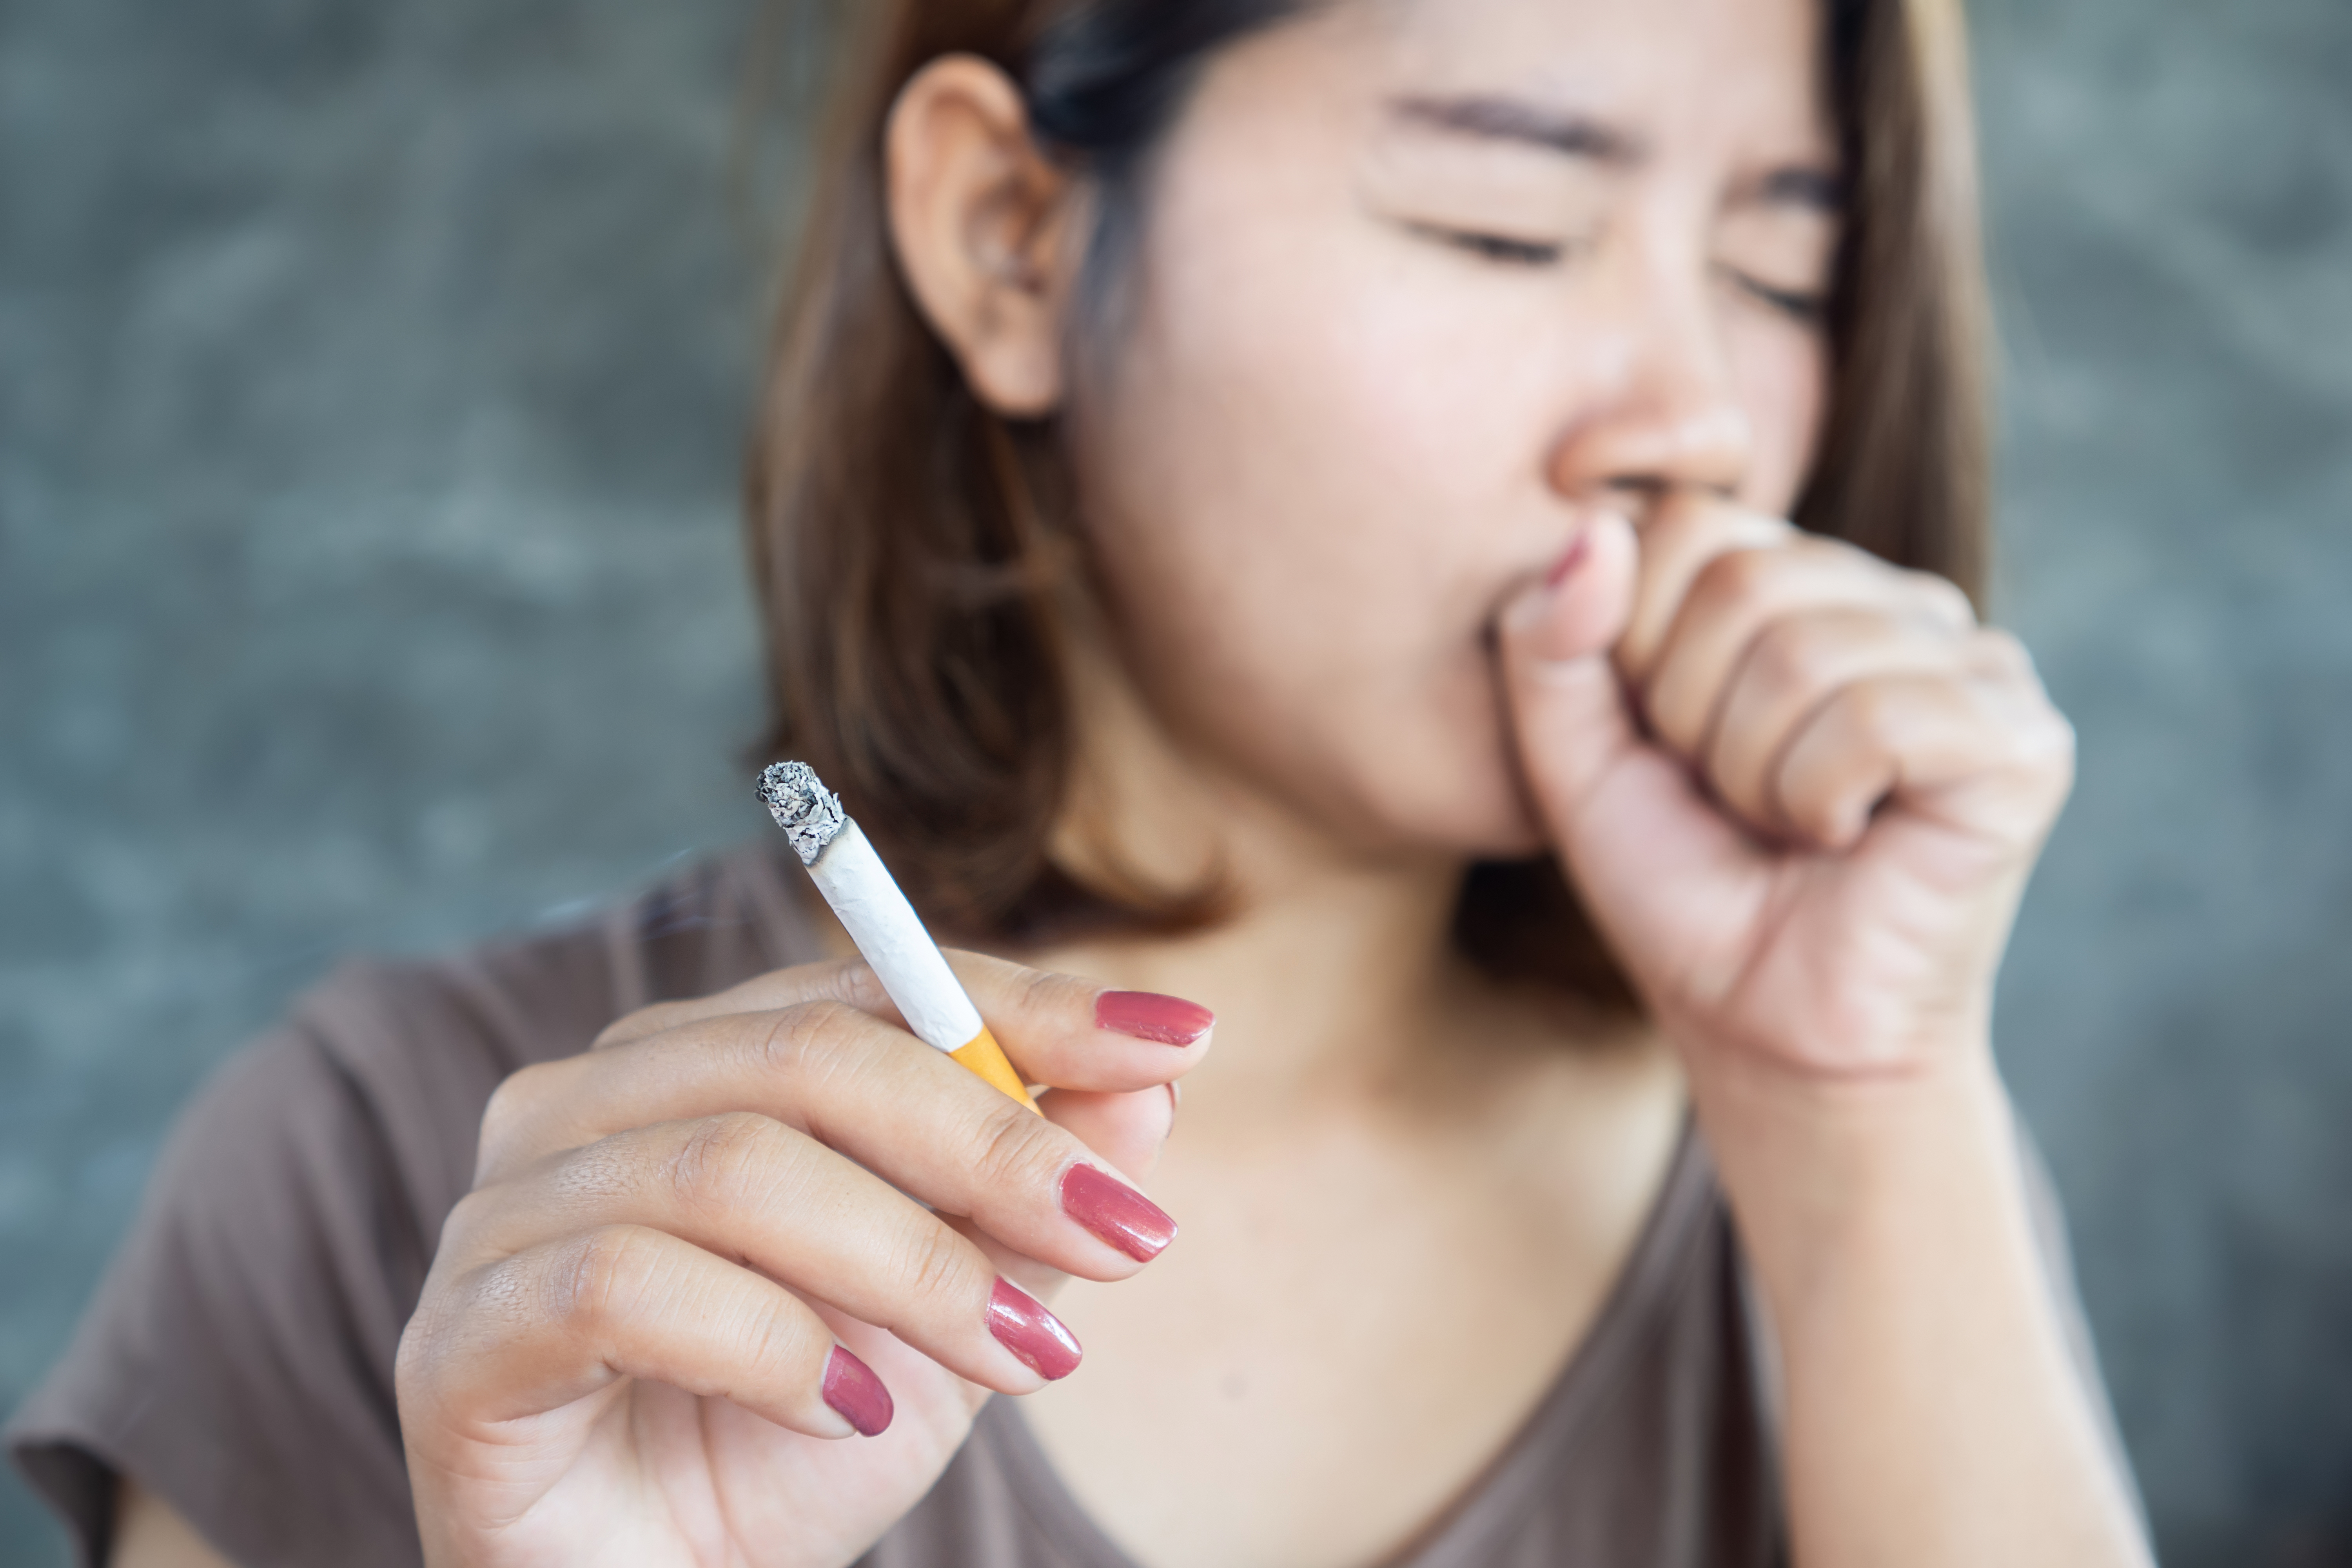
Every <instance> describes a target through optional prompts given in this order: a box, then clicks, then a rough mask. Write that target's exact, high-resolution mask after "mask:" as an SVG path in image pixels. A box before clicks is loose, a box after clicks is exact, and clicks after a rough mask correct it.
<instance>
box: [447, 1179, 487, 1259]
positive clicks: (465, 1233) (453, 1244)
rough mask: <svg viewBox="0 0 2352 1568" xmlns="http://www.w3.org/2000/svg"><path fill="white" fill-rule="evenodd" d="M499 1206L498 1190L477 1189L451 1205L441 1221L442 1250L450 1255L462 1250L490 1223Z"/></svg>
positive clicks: (484, 1187) (483, 1187) (485, 1187)
mask: <svg viewBox="0 0 2352 1568" xmlns="http://www.w3.org/2000/svg"><path fill="white" fill-rule="evenodd" d="M498 1206H499V1194H498V1189H497V1188H495V1187H488V1186H482V1187H476V1188H475V1189H474V1190H473V1191H472V1192H470V1193H467V1194H466V1195H465V1196H464V1197H461V1198H459V1199H458V1200H457V1202H456V1203H454V1204H452V1205H449V1212H448V1214H447V1215H444V1216H443V1217H442V1220H441V1241H440V1250H441V1251H442V1252H443V1253H448V1252H452V1251H456V1250H459V1249H462V1248H463V1247H465V1246H466V1244H467V1240H468V1239H469V1238H470V1237H473V1236H474V1235H475V1233H476V1232H477V1231H478V1230H480V1229H482V1228H483V1227H485V1226H488V1224H489V1222H490V1219H491V1216H492V1215H494V1214H495V1213H496V1212H497V1209H498Z"/></svg>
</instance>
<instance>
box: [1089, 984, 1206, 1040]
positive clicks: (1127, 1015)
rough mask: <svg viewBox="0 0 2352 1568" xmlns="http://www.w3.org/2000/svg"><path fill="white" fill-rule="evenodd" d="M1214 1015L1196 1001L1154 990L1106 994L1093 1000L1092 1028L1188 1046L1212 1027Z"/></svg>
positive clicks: (1141, 1038)
mask: <svg viewBox="0 0 2352 1568" xmlns="http://www.w3.org/2000/svg"><path fill="white" fill-rule="evenodd" d="M1216 1022H1217V1016H1216V1015H1215V1014H1214V1013H1212V1012H1210V1011H1209V1010H1208V1009H1207V1008H1206V1007H1203V1006H1202V1005H1200V1004H1199V1003H1198V1002H1187V1001H1185V1000H1184V999H1183V998H1182V997H1181V996H1162V995H1160V994H1159V993H1158V992H1156V991H1106V992H1104V993H1103V994H1101V995H1099V996H1097V997H1096V998H1095V1027H1096V1028H1097V1029H1108V1030H1110V1031H1111V1032H1112V1033H1114V1034H1119V1035H1132V1036H1134V1037H1136V1038H1137V1039H1139V1040H1157V1041H1159V1042H1160V1044H1161V1045H1163V1046H1189V1045H1191V1044H1192V1042H1193V1041H1195V1040H1197V1039H1199V1038H1200V1037H1202V1036H1203V1035H1205V1034H1207V1033H1208V1032H1209V1031H1210V1029H1211V1028H1213V1027H1214V1026H1215V1025H1216Z"/></svg>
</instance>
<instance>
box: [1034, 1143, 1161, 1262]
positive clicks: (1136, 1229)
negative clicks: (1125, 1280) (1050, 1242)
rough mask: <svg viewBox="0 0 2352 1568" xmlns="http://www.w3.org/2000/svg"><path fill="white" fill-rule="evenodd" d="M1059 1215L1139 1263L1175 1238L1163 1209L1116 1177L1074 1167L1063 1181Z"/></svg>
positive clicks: (1154, 1255) (1154, 1254) (1146, 1260)
mask: <svg viewBox="0 0 2352 1568" xmlns="http://www.w3.org/2000/svg"><path fill="white" fill-rule="evenodd" d="M1062 1212H1063V1213H1064V1214H1066V1215H1069V1216H1070V1217H1071V1218H1072V1219H1074V1220H1076V1221H1077V1222H1078V1223H1079V1224H1080V1225H1082V1226H1086V1227H1087V1229H1088V1230H1090V1231H1092V1232H1094V1233H1095V1234H1096V1235H1097V1236H1098V1237H1102V1239H1103V1240H1105V1241H1107V1242H1108V1243H1109V1244H1110V1245H1111V1246H1113V1247H1118V1249H1119V1250H1120V1251H1121V1252H1124V1253H1126V1254H1127V1255H1128V1256H1129V1258H1134V1259H1135V1260H1136V1261H1137V1262H1138V1263H1149V1262H1150V1261H1151V1260H1152V1259H1153V1258H1157V1257H1159V1256H1160V1253H1161V1252H1163V1251H1165V1250H1166V1249H1167V1247H1168V1244H1169V1243H1170V1242H1171V1241H1173V1240H1175V1239H1176V1222H1175V1221H1174V1220H1172V1219H1170V1218H1169V1217H1168V1215H1167V1213H1166V1211H1165V1210H1163V1209H1161V1208H1160V1205H1158V1204H1155V1203H1153V1202H1152V1201H1151V1200H1150V1198H1147V1197H1145V1196H1144V1195H1143V1194H1141V1193H1139V1192H1137V1191H1136V1190H1135V1189H1134V1188H1133V1187H1130V1186H1129V1185H1128V1184H1126V1183H1125V1182H1122V1181H1120V1180H1119V1179H1118V1177H1116V1176H1111V1175H1106V1174H1105V1173H1102V1172H1100V1171H1097V1170H1096V1169H1095V1168H1094V1167H1093V1166H1092V1165H1073V1166H1071V1167H1070V1171H1069V1174H1067V1175H1066V1176H1064V1177H1063V1178H1062Z"/></svg>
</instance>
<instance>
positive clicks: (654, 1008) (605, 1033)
mask: <svg viewBox="0 0 2352 1568" xmlns="http://www.w3.org/2000/svg"><path fill="white" fill-rule="evenodd" d="M678 1011H679V1008H678V1005H677V1003H675V1002H656V1003H655V1004H653V1005H651V1006H649V1007H640V1008H638V1009H637V1010H636V1011H635V1012H634V1013H624V1014H623V1015H621V1016H619V1017H617V1018H615V1019H614V1020H613V1021H612V1022H611V1023H609V1024H607V1025H605V1026H604V1027H603V1028H601V1029H599V1030H597V1031H596V1037H595V1038H594V1039H593V1040H591V1041H590V1042H589V1043H588V1048H589V1049H590V1050H591V1051H601V1050H604V1049H605V1048H606V1047H610V1046H611V1045H612V1044H613V1043H614V1042H615V1041H617V1040H635V1039H640V1038H642V1037H645V1036H646V1035H652V1034H658V1033H660V1032H661V1030H663V1029H665V1028H667V1026H668V1023H667V1020H668V1019H670V1018H671V1017H673V1016H676V1015H677V1012H678Z"/></svg>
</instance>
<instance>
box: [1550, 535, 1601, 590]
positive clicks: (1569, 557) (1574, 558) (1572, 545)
mask: <svg viewBox="0 0 2352 1568" xmlns="http://www.w3.org/2000/svg"><path fill="white" fill-rule="evenodd" d="M1591 553H1592V530H1591V529H1590V528H1586V529H1580V530H1579V531H1577V535H1576V537H1575V538H1574V539H1572V540H1570V541H1569V544H1568V550H1567V552H1565V553H1564V554H1562V555H1561V556H1560V558H1559V560H1558V561H1555V562H1553V563H1552V567H1551V570H1550V571H1549V572H1547V573H1545V574H1544V586H1545V587H1547V588H1557V587H1559V585H1560V584H1562V583H1565V582H1567V581H1568V578H1569V574H1570V573H1571V572H1574V571H1575V570H1576V569H1577V568H1578V567H1580V566H1581V565H1583V564H1584V558H1585V557H1586V556H1587V555H1590V554H1591Z"/></svg>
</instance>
